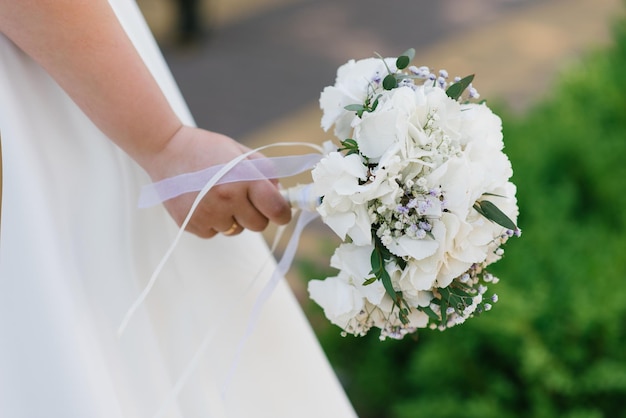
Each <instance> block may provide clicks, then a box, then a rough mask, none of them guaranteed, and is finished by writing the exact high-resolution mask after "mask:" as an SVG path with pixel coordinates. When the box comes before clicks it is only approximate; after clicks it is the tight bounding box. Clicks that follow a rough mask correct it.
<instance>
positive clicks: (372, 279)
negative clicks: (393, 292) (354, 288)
mask: <svg viewBox="0 0 626 418" xmlns="http://www.w3.org/2000/svg"><path fill="white" fill-rule="evenodd" d="M376 280H378V279H377V278H376V276H374V277H370V278H369V279H367V280H366V281H364V282H363V286H367V285H370V284H372V283H374V282H375V281H376Z"/></svg>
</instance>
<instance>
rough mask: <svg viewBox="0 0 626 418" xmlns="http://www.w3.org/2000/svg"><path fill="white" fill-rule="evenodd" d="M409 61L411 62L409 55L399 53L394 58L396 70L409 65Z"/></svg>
mask: <svg viewBox="0 0 626 418" xmlns="http://www.w3.org/2000/svg"><path fill="white" fill-rule="evenodd" d="M410 62H411V59H410V58H409V57H407V56H406V55H400V56H399V57H398V58H397V59H396V68H397V69H398V70H403V69H405V68H406V67H408V66H409V63H410Z"/></svg>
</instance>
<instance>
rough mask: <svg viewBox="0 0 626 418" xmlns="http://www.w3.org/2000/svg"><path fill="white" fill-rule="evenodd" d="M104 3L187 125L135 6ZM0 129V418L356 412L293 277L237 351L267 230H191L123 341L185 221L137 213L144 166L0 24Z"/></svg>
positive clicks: (157, 211) (289, 416)
mask: <svg viewBox="0 0 626 418" xmlns="http://www.w3.org/2000/svg"><path fill="white" fill-rule="evenodd" d="M110 3H111V5H112V6H113V8H114V9H115V11H116V13H117V14H118V17H119V19H120V21H121V22H122V24H123V26H124V27H125V28H126V30H127V32H128V34H129V35H130V37H131V39H132V41H133V42H134V43H135V45H136V47H137V49H138V50H139V52H140V54H141V55H142V57H143V58H144V60H145V62H146V63H147V65H148V66H149V67H150V69H151V70H152V72H153V73H154V75H155V77H156V79H157V80H158V82H159V83H160V85H161V87H162V89H163V91H164V92H165V94H166V95H167V97H168V99H169V100H170V102H171V104H172V106H173V107H174V108H175V109H176V111H177V112H178V114H179V115H180V117H181V118H182V119H183V120H184V121H185V122H186V123H189V124H192V123H193V121H192V120H191V117H190V115H189V112H188V110H187V108H186V106H185V103H184V102H183V100H182V98H181V96H180V93H179V91H178V89H177V87H176V85H175V83H174V81H173V80H172V78H171V75H170V73H169V71H168V69H167V67H166V65H165V63H164V61H163V59H162V56H161V55H160V53H159V51H158V48H157V47H156V44H155V42H154V40H153V38H152V37H151V35H150V33H149V32H148V29H147V27H146V25H145V22H144V21H143V19H142V17H141V15H140V13H139V11H138V9H137V6H136V4H135V3H134V2H133V1H130V0H110ZM207 111H210V110H209V109H207ZM0 134H1V141H2V158H3V171H4V172H3V197H2V205H3V207H2V212H1V227H0V233H1V241H0V417H2V418H88V417H103V418H104V417H106V418H117V417H125V418H144V417H146V418H149V417H153V416H156V415H159V416H164V417H184V418H192V417H202V418H212V417H219V418H221V417H229V418H244V417H245V418H264V417H267V418H313V417H315V418H343V417H347V418H350V417H354V416H355V413H354V411H353V409H352V407H351V406H350V403H349V402H348V400H347V399H346V396H345V394H344V392H343V390H342V388H341V386H340V385H339V383H338V381H337V379H336V377H335V375H334V373H333V371H332V369H331V368H330V367H329V364H328V362H327V360H326V358H325V356H324V354H323V352H322V350H321V348H320V346H319V344H318V342H317V340H316V338H315V336H314V334H313V333H312V331H311V329H310V326H309V324H308V323H307V321H306V319H305V317H304V316H303V314H302V312H301V310H300V308H299V306H298V304H297V302H296V300H295V298H294V297H293V295H292V294H291V292H290V290H289V289H288V287H287V286H286V285H285V284H284V283H281V284H280V285H279V286H278V288H277V289H276V290H275V291H274V294H273V295H272V296H271V298H270V299H269V300H268V301H267V303H266V304H265V306H264V307H263V309H262V311H261V314H260V317H259V322H258V324H257V326H256V327H255V329H254V331H253V333H252V335H251V336H250V338H249V339H248V340H247V341H246V342H245V344H244V345H243V350H242V352H241V356H240V357H239V359H238V360H236V359H235V355H234V353H235V351H236V349H237V346H238V344H239V343H240V342H241V341H242V339H243V338H244V334H245V329H246V325H247V324H248V321H249V319H250V315H251V310H252V305H253V304H254V302H255V300H256V298H257V296H258V293H259V290H260V289H261V288H262V287H263V285H264V284H265V283H266V281H267V279H268V276H269V275H270V274H271V273H272V271H273V266H274V263H273V261H271V262H267V260H268V256H269V254H268V250H267V248H266V245H265V243H264V241H263V240H262V238H261V237H260V236H259V235H258V234H254V233H244V234H242V235H240V236H237V237H231V238H228V237H223V236H219V237H216V238H214V239H211V240H201V239H198V238H195V237H193V236H191V235H190V234H185V236H184V238H183V240H182V241H181V242H180V243H179V245H178V246H177V248H176V250H175V251H174V253H173V256H172V257H171V259H170V260H169V261H168V263H167V264H166V266H165V269H164V270H163V272H162V274H161V275H160V276H159V278H158V280H157V282H156V285H155V287H154V289H153V290H152V291H151V293H150V294H149V295H148V297H147V298H146V300H145V302H144V303H143V304H142V305H141V307H140V309H139V310H138V311H137V313H136V315H134V317H133V318H132V319H131V321H130V322H129V324H128V327H127V329H126V331H125V332H124V334H123V335H121V336H120V337H118V336H117V334H116V330H117V327H118V326H119V325H120V323H121V321H122V318H123V317H124V314H125V313H126V312H127V310H128V308H129V307H130V306H131V304H132V303H133V301H134V300H135V299H136V298H137V296H138V295H139V294H140V292H141V290H142V289H143V288H144V286H145V284H146V282H147V281H148V279H149V278H150V275H151V274H152V272H153V270H154V269H155V267H156V266H157V264H158V263H159V260H160V259H161V257H162V256H163V255H164V253H165V252H166V250H167V248H168V246H169V245H170V244H171V242H172V241H173V239H174V236H175V235H176V232H177V228H176V226H175V224H174V222H173V221H171V220H170V219H169V217H168V216H167V214H166V212H165V211H164V210H163V208H162V207H156V208H151V209H141V210H139V209H137V198H138V196H139V189H140V187H141V185H143V184H146V183H148V178H147V176H146V175H145V174H144V173H143V172H142V171H141V170H140V169H139V168H138V167H137V166H136V164H135V163H134V162H133V161H132V160H130V159H129V158H128V157H127V156H126V155H125V154H124V153H123V152H121V151H120V150H119V149H117V148H116V147H115V146H114V145H112V143H111V142H109V141H108V140H107V138H105V137H104V136H103V134H102V133H100V132H99V131H98V129H97V128H96V127H95V126H94V125H93V124H92V123H91V122H90V121H89V120H88V119H87V118H86V117H85V115H84V114H83V113H82V112H81V111H80V110H79V109H78V108H77V107H76V106H75V105H74V103H73V102H72V101H71V100H70V99H69V98H68V97H67V96H66V95H65V93H64V92H63V91H62V90H61V89H60V88H59V87H58V86H57V84H56V83H55V82H54V81H53V80H51V79H50V78H49V77H48V76H47V74H46V73H45V72H44V71H43V70H42V69H41V68H40V67H39V66H38V65H36V64H35V63H34V62H33V61H32V60H31V59H30V58H29V57H28V56H26V55H25V54H24V53H23V52H21V51H20V50H19V49H18V48H16V47H15V46H14V45H13V44H12V43H11V42H10V41H9V40H8V39H6V38H5V37H4V36H2V35H1V34H0ZM260 269H262V270H263V274H262V275H261V277H260V279H258V280H257V281H256V282H255V284H254V285H253V290H252V291H251V292H248V293H246V292H245V291H246V289H247V288H248V286H249V284H250V282H251V281H252V280H253V278H254V277H255V275H257V272H258V271H259V270H260ZM207 333H208V335H210V336H212V337H210V339H209V340H208V341H209V343H208V345H207V347H208V348H207V349H206V350H205V351H204V352H202V353H201V355H200V357H199V361H198V362H197V364H195V365H194V366H193V367H192V368H191V373H190V374H189V376H188V378H186V379H182V380H181V378H182V377H183V376H184V374H185V371H186V370H187V369H188V366H189V364H190V362H191V360H192V358H193V356H194V354H195V353H196V352H197V350H198V348H199V347H200V345H201V343H202V341H203V339H204V338H205V336H206V335H207ZM233 365H236V367H235V368H234V369H233ZM231 370H234V373H232V379H230V384H229V385H226V382H227V381H228V376H229V375H230V371H231ZM177 382H179V383H180V382H183V383H184V384H183V385H182V386H181V388H180V393H177V395H176V396H174V397H173V398H172V397H171V395H172V394H173V393H176V391H175V385H176V383H177ZM223 389H226V391H225V393H222V390H223Z"/></svg>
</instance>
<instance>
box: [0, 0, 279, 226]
mask: <svg viewBox="0 0 626 418" xmlns="http://www.w3.org/2000/svg"><path fill="white" fill-rule="evenodd" d="M0 32H3V33H4V34H5V35H6V36H8V37H9V38H10V39H12V40H13V41H14V42H15V43H16V44H17V45H18V46H19V47H20V48H21V49H22V50H24V51H25V52H26V53H27V54H29V55H30V56H31V57H33V59H35V60H36V61H38V62H39V64H40V65H41V66H42V67H43V68H44V69H46V71H47V72H48V73H49V74H50V75H51V76H52V77H53V78H54V79H55V80H56V81H57V82H58V83H59V85H60V86H61V87H62V88H63V89H64V90H65V91H66V92H67V93H68V94H69V95H70V96H71V97H72V99H73V100H74V101H75V102H76V103H77V104H78V106H79V107H80V108H81V109H82V110H83V111H84V112H85V114H86V115H87V116H88V117H89V118H90V119H91V120H92V121H93V122H94V123H95V124H96V125H97V126H98V127H99V128H100V129H101V130H102V131H103V132H104V133H105V134H106V135H107V136H108V137H109V138H111V140H113V141H114V142H115V143H116V144H117V145H118V146H119V147H120V148H122V149H123V150H124V151H126V152H127V153H128V154H129V155H130V156H131V157H132V158H133V159H135V160H136V161H137V162H138V163H139V164H140V165H141V166H142V167H143V168H144V169H146V171H147V172H148V173H149V174H150V175H151V177H152V178H153V179H155V180H156V179H160V178H164V177H168V176H171V175H175V174H180V173H182V172H186V171H192V170H196V169H199V168H204V167H207V166H209V165H214V164H217V163H223V162H226V161H228V160H230V159H231V158H233V157H234V156H236V155H239V154H241V152H242V151H243V150H244V149H245V148H244V147H243V146H241V145H240V144H238V143H236V142H235V141H233V140H231V139H230V138H227V137H225V136H223V135H219V134H216V133H213V132H208V131H204V130H199V129H193V128H189V127H185V126H182V124H181V122H180V120H179V119H178V117H177V116H176V114H175V113H174V112H173V110H172V109H171V107H170V105H169V103H168V102H167V100H166V99H165V97H164V95H163V94H162V92H161V90H160V88H159V87H158V85H157V83H156V81H155V80H154V78H153V77H152V75H151V73H150V72H149V70H148V69H147V68H146V66H145V64H144V63H143V61H142V60H141V58H140V57H139V55H138V53H137V51H136V50H135V49H134V47H133V45H132V43H131V42H130V40H129V39H128V37H127V35H126V33H125V32H124V30H123V29H122V27H121V25H120V24H119V22H118V20H117V18H116V16H115V14H114V12H113V10H112V9H111V7H110V5H109V4H108V2H107V1H106V0H0ZM42 140H44V139H42ZM190 199H191V198H190V197H189V196H186V197H183V198H180V199H177V200H173V201H171V202H168V204H167V205H166V206H167V207H168V210H169V211H170V213H171V214H172V216H173V217H174V219H175V220H176V221H177V222H178V223H180V222H181V221H182V219H183V218H184V215H185V213H186V210H187V209H188V207H189V204H190ZM289 217H290V213H289V208H288V207H287V204H286V203H285V202H284V200H283V199H281V198H280V195H279V194H278V191H277V189H276V187H275V185H273V184H272V183H270V182H254V183H243V184H233V185H230V186H219V187H217V188H215V190H212V191H211V193H210V194H209V196H207V199H205V202H203V205H202V206H201V207H200V208H199V210H198V212H197V215H196V216H194V219H193V223H192V224H191V225H190V226H189V227H188V229H189V230H191V231H192V232H194V233H196V234H198V235H200V236H204V237H210V236H213V235H214V234H215V233H217V232H219V231H222V232H223V231H226V230H228V229H229V228H230V227H231V225H232V224H233V221H237V222H238V223H239V224H240V225H242V226H243V227H246V228H249V229H252V230H261V229H263V228H265V226H266V225H267V222H268V219H269V220H271V221H274V222H277V223H285V222H287V221H288V220H289Z"/></svg>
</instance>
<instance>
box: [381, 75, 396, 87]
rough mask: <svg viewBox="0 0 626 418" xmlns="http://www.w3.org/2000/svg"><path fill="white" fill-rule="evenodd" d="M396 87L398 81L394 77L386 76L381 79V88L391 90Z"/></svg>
mask: <svg viewBox="0 0 626 418" xmlns="http://www.w3.org/2000/svg"><path fill="white" fill-rule="evenodd" d="M396 87H398V80H396V76H395V75H393V74H387V76H386V77H385V78H384V79H383V88H384V89H385V90H393V89H395V88H396Z"/></svg>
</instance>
